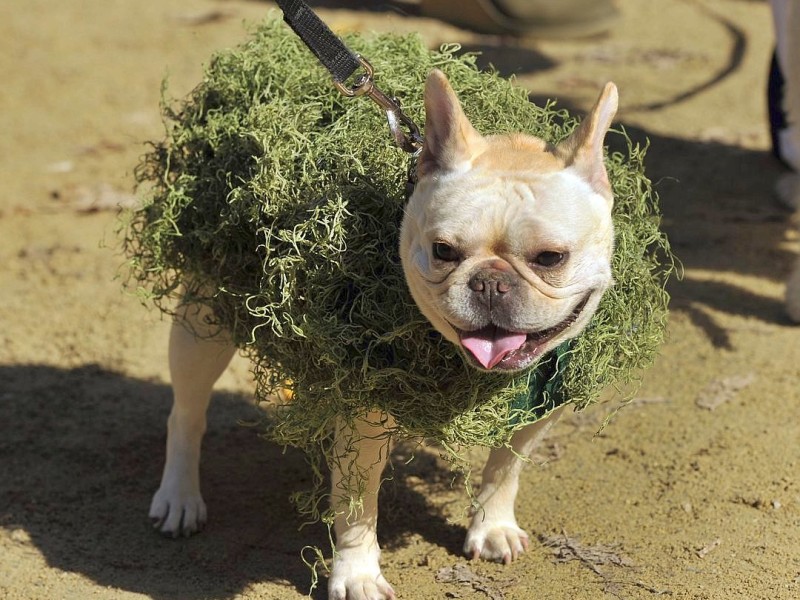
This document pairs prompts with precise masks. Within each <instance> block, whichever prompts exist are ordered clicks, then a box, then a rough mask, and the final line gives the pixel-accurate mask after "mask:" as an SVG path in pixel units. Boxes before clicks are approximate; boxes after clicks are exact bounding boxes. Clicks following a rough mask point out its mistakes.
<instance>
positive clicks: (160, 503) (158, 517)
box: [150, 482, 206, 537]
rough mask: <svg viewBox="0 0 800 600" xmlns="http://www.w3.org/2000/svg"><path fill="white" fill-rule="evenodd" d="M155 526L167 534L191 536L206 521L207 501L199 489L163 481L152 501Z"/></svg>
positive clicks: (151, 515) (151, 513)
mask: <svg viewBox="0 0 800 600" xmlns="http://www.w3.org/2000/svg"><path fill="white" fill-rule="evenodd" d="M150 519H151V520H152V521H153V527H155V528H156V529H158V530H159V531H160V532H161V533H163V534H165V535H171V536H172V537H178V536H179V535H183V536H187V537H188V536H190V535H192V534H193V533H196V532H198V531H200V530H201V529H202V528H203V525H205V523H206V503H205V502H203V497H202V496H201V495H200V490H199V489H192V486H188V485H182V484H180V483H178V484H171V483H168V482H163V483H162V484H161V487H160V488H158V491H157V492H156V493H155V495H154V496H153V501H152V502H151V503H150Z"/></svg>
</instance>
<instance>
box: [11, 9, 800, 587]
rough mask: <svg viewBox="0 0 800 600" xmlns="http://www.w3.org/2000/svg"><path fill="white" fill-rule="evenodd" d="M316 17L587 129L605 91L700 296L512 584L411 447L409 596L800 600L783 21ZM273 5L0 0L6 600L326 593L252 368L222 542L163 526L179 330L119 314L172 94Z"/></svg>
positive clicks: (580, 430)
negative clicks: (136, 188)
mask: <svg viewBox="0 0 800 600" xmlns="http://www.w3.org/2000/svg"><path fill="white" fill-rule="evenodd" d="M321 4H322V6H323V8H321V10H320V13H321V15H322V16H323V17H324V18H325V19H326V20H327V21H328V22H329V23H330V24H331V26H332V27H334V28H335V29H337V30H339V31H347V30H369V29H378V30H395V31H419V32H421V33H422V35H423V36H424V37H425V39H426V40H427V41H428V42H429V43H430V44H431V45H437V44H440V43H443V42H461V43H462V44H463V45H464V47H465V48H467V49H469V50H477V51H481V52H483V57H484V58H483V60H484V61H485V62H491V63H493V64H494V65H496V66H497V67H498V68H499V69H501V71H502V72H503V73H506V74H509V75H510V74H515V75H516V77H517V78H518V80H519V82H520V83H521V84H522V85H524V86H526V87H527V88H529V89H530V90H531V91H532V92H533V94H534V96H535V97H536V98H537V99H541V100H543V99H545V98H557V99H558V101H559V104H560V105H561V106H564V107H568V108H570V109H573V110H575V111H578V112H581V111H584V110H586V109H587V108H588V106H589V105H590V103H591V101H592V100H593V99H594V97H595V96H596V94H597V91H598V89H599V86H600V85H602V83H603V82H605V81H606V80H609V79H611V80H613V81H615V82H616V83H617V85H618V86H619V88H620V98H621V100H620V102H621V110H620V114H619V122H620V123H621V124H622V125H624V126H625V128H626V129H627V130H628V131H629V133H630V134H631V135H632V136H633V137H634V138H636V139H638V140H641V141H642V142H644V140H645V139H649V141H650V150H649V153H648V160H647V165H648V172H649V174H650V176H651V178H652V179H653V180H654V181H655V182H656V183H657V187H656V189H657V190H658V192H659V194H660V196H661V201H662V205H663V210H664V214H665V220H664V226H665V228H666V230H667V232H668V234H669V235H670V238H671V240H672V243H673V246H674V249H675V252H676V253H677V255H678V256H679V258H680V259H681V261H682V263H683V267H684V273H685V275H684V278H683V280H682V281H674V282H673V283H672V285H671V286H670V291H671V293H672V296H673V300H672V304H671V319H670V327H669V341H668V342H667V343H666V344H665V346H664V348H663V351H662V353H661V355H660V357H659V359H658V361H657V362H656V364H655V366H654V367H653V368H652V369H650V370H649V371H647V372H646V373H645V374H644V377H643V383H642V386H641V388H640V389H639V390H638V391H637V392H636V394H635V398H636V400H635V402H634V403H633V404H632V405H631V406H629V407H627V408H625V409H623V410H622V411H620V412H619V413H618V414H617V415H616V418H615V419H614V420H613V422H612V423H611V424H610V425H609V426H608V427H606V428H605V429H603V430H602V432H600V433H598V431H599V429H600V424H601V423H602V421H603V419H604V418H605V416H606V415H607V414H608V412H609V411H610V410H612V409H613V408H614V406H615V405H616V404H615V400H614V399H613V398H611V399H610V400H609V403H607V404H604V405H600V406H597V407H594V408H592V409H591V410H589V411H587V412H584V413H578V414H570V415H567V416H566V417H565V418H563V419H562V421H561V422H560V423H559V424H558V425H557V427H556V428H555V429H554V431H553V433H552V435H551V436H550V438H549V439H548V440H547V443H546V444H545V447H544V448H542V450H541V452H540V454H539V455H537V457H536V461H535V462H536V465H534V466H532V467H530V468H529V469H528V470H527V471H526V472H525V474H524V476H523V480H522V483H521V490H520V502H519V507H518V514H517V516H518V519H519V522H520V525H521V526H522V527H524V528H525V529H527V530H528V531H529V532H530V533H531V536H532V541H533V543H532V544H531V548H530V551H529V552H528V553H526V554H525V555H524V556H523V557H522V558H521V559H519V560H517V561H516V562H515V563H513V564H512V565H510V566H502V565H495V564H489V563H474V562H468V561H467V560H466V559H465V558H464V557H462V555H461V544H462V541H463V537H464V534H465V527H466V525H467V523H468V520H467V518H466V516H465V508H466V501H465V499H464V496H463V486H462V485H461V484H460V483H459V482H455V483H454V484H453V483H452V482H451V475H450V474H449V473H448V471H447V470H446V468H445V467H444V465H442V464H441V463H440V462H439V461H438V460H437V458H436V454H435V453H434V452H430V453H426V452H423V453H420V454H419V455H418V456H417V457H416V459H415V460H414V461H412V462H411V463H409V464H406V463H405V460H404V459H405V458H406V455H407V453H408V449H407V448H403V447H401V448H399V449H398V452H397V455H396V456H395V461H394V462H395V469H394V472H393V480H392V481H391V482H389V483H388V484H387V485H386V487H385V490H384V492H385V493H384V494H383V497H382V508H383V512H382V516H381V528H380V538H381V542H382V545H383V547H384V553H383V569H384V574H385V575H386V577H387V579H388V580H389V581H391V582H392V583H393V584H394V586H395V588H396V589H397V591H398V595H399V598H405V599H415V600H416V599H428V598H463V599H479V598H490V599H500V598H502V599H507V600H512V599H528V598H531V599H532V598H536V599H543V598H546V599H548V600H561V599H565V600H566V599H570V600H573V599H584V598H585V599H590V600H594V599H606V598H623V599H639V598H655V597H662V596H663V597H669V598H676V599H677V598H680V599H693V600H694V599H714V600H717V599H725V600H727V599H731V600H733V599H737V600H738V599H746V600H757V599H762V598H763V599H770V600H773V599H791V598H797V597H800V444H799V443H798V442H800V402H799V401H800V386H799V385H798V383H799V382H800V342H799V340H800V331H799V330H798V328H797V327H796V326H792V325H791V324H790V323H789V321H788V320H787V318H786V317H785V315H784V312H783V306H782V298H783V281H784V279H785V277H786V275H787V274H788V272H789V269H790V266H791V264H792V262H793V260H794V258H795V257H796V254H797V252H798V236H797V233H796V230H795V229H794V227H793V226H792V224H791V219H790V215H789V214H788V213H786V212H785V211H784V210H783V209H781V208H780V207H779V206H778V205H777V204H776V203H775V201H774V198H773V195H772V192H771V188H772V182H773V180H774V178H775V177H776V176H777V175H778V174H779V173H780V169H779V167H778V166H777V165H776V163H775V162H774V161H773V159H772V158H771V157H770V155H769V136H768V131H767V127H766V107H765V91H764V90H765V85H766V77H767V65H768V60H769V55H770V52H771V46H772V39H771V38H772V29H771V21H770V15H769V8H768V4H767V3H766V2H763V1H755V0H751V1H746V0H696V1H690V0H683V1H681V0H657V1H656V0H653V1H650V2H641V0H622V1H621V2H619V4H620V7H621V10H622V20H621V22H620V23H619V25H618V26H617V27H616V28H615V30H614V31H613V32H612V33H611V34H610V35H608V36H606V37H604V38H600V39H592V40H583V41H536V40H527V41H524V42H514V41H513V40H504V39H501V38H498V37H494V36H480V35H477V34H473V33H470V32H468V31H465V30H462V29H458V28H455V27H452V26H449V25H447V24H443V23H441V22H437V21H434V20H431V19H426V18H423V17H420V16H419V14H418V12H419V11H418V10H417V7H416V6H415V5H414V4H410V3H409V4H400V3H395V4H384V5H369V6H371V10H363V9H361V10H360V9H359V3H357V2H350V1H347V0H342V1H338V2H337V1H334V0H328V1H326V2H324V3H321ZM365 4H366V3H365ZM271 6H272V5H271V4H269V3H267V2H253V1H250V2H247V1H242V0H228V1H222V0H172V1H171V2H169V3H164V2H157V1H155V0H140V1H139V2H136V3H133V2H125V1H123V0H81V1H79V0H67V1H65V2H61V3H52V2H46V1H45V0H28V1H27V2H25V3H22V2H6V3H4V4H3V5H2V6H0V50H1V51H0V73H2V75H3V80H4V81H3V86H2V88H0V131H2V134H0V157H2V158H0V473H2V475H1V476H0V598H4V599H5V598H8V599H14V600H20V599H37V600H38V599H81V600H82V599H84V598H97V599H100V600H110V599H121V600H130V599H133V598H156V599H165V600H166V599H220V600H222V599H226V600H227V599H234V598H236V599H240V598H241V599H247V600H251V599H279V600H283V599H287V600H290V599H299V598H303V597H304V596H305V595H306V594H307V593H308V588H309V582H310V575H309V571H308V568H307V567H306V566H305V565H304V563H303V561H302V557H303V556H304V557H305V558H306V559H313V556H312V554H311V553H310V552H309V551H308V550H305V551H304V548H305V547H306V546H309V545H311V546H313V545H316V546H319V547H323V548H324V547H325V545H326V531H325V529H324V527H323V526H321V525H308V526H306V527H304V528H302V530H301V529H300V527H301V525H302V524H303V523H302V520H301V518H300V517H299V516H298V514H297V513H296V512H295V510H294V508H293V507H292V505H291V503H290V501H289V495H290V493H291V492H292V491H295V490H296V489H298V488H301V487H302V486H304V485H307V484H308V483H309V478H310V474H309V471H308V469H307V467H306V464H305V462H304V459H303V457H302V455H300V454H299V453H297V452H293V451H288V452H283V450H282V449H281V448H278V447H275V446H272V445H270V444H268V443H267V442H265V441H264V440H262V439H261V438H259V436H258V431H257V429H254V428H252V427H247V426H246V423H247V422H248V421H251V420H252V419H253V418H254V416H255V409H254V408H253V407H252V405H251V397H252V383H251V382H250V378H249V375H248V368H247V364H246V363H245V362H244V361H242V360H237V361H236V362H235V364H234V366H233V367H232V368H231V369H230V371H229V372H228V373H226V375H225V376H224V377H223V380H222V381H221V383H220V386H219V390H220V391H219V393H218V394H216V395H215V398H214V401H213V403H212V409H211V414H210V419H209V432H208V436H207V438H206V442H205V445H204V451H205V460H204V463H203V466H202V476H203V489H204V495H205V498H206V501H207V503H208V505H209V519H210V521H209V525H208V527H207V528H206V530H205V531H204V532H203V533H202V534H200V535H198V536H195V537H193V538H191V539H186V540H168V539H164V538H162V537H161V536H159V535H158V534H156V533H155V532H153V530H152V529H151V527H150V524H149V522H148V519H147V508H148V505H149V501H150V496H151V495H152V493H153V491H154V490H155V489H156V487H157V485H158V480H159V476H160V470H161V467H162V460H163V446H164V437H165V420H166V415H167V412H168V410H169V405H170V391H169V386H168V372H167V368H166V339H167V334H168V330H169V323H168V321H167V320H165V319H163V318H162V317H161V316H160V315H159V314H158V313H157V312H156V311H154V310H152V309H150V310H148V309H147V308H144V307H143V306H142V305H141V304H140V303H139V302H138V300H137V299H136V298H135V297H133V296H131V295H130V294H126V293H124V292H123V291H122V288H121V282H120V280H119V277H118V274H119V265H120V263H121V261H122V258H121V257H120V256H119V254H118V252H117V250H116V240H117V235H116V228H117V215H116V210H115V209H114V207H115V206H116V205H117V204H118V203H127V202H130V201H132V196H131V194H132V182H133V177H132V169H133V167H134V166H135V164H136V162H137V159H138V156H139V155H140V154H142V152H143V151H144V149H145V146H144V144H145V142H146V141H147V140H152V139H158V138H159V137H160V136H161V123H160V118H159V111H158V101H159V93H160V92H159V89H160V84H161V80H162V79H163V78H164V77H165V76H167V77H168V78H169V80H170V87H171V90H172V93H173V94H174V95H176V96H180V95H182V94H184V93H186V92H188V90H190V89H191V87H192V86H193V85H194V84H195V83H196V82H197V81H198V79H199V77H200V76H201V72H202V65H203V64H204V62H206V61H207V60H208V58H209V56H210V54H211V53H212V52H213V51H214V50H217V49H221V48H225V47H228V46H231V45H233V44H236V43H238V42H239V41H240V40H241V39H243V37H244V36H245V35H246V34H245V31H246V26H245V22H247V21H251V22H252V21H255V20H258V19H260V18H261V17H263V16H264V15H265V13H266V11H267V10H268V9H269V8H270V7H271ZM474 454H475V458H476V462H477V461H479V460H480V458H481V456H482V455H483V454H484V453H483V452H481V451H476V452H475V453H474ZM478 470H479V469H478ZM323 583H324V574H323ZM321 587H322V588H323V589H324V585H323V586H321ZM313 597H315V598H324V597H325V593H324V590H318V591H316V592H314V594H313Z"/></svg>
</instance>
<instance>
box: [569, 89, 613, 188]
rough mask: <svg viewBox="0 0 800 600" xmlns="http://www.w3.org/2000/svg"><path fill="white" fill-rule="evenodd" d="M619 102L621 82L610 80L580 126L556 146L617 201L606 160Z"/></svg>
mask: <svg viewBox="0 0 800 600" xmlns="http://www.w3.org/2000/svg"><path fill="white" fill-rule="evenodd" d="M618 103H619V95H618V93H617V86H615V85H614V84H613V83H611V82H609V83H607V84H606V85H605V87H604V88H603V91H602V92H601V93H600V97H599V98H598V99H597V102H595V104H594V107H593V108H592V110H591V111H589V114H588V115H586V118H584V119H583V121H581V124H580V125H579V126H578V128H577V129H576V130H575V131H574V132H573V133H572V135H570V136H569V137H568V138H567V139H566V140H564V141H563V142H561V143H559V144H558V146H556V154H557V155H558V156H560V157H561V158H562V159H563V160H564V161H565V162H566V164H567V165H569V166H574V167H575V168H576V169H577V170H578V172H579V173H580V175H581V176H582V177H584V178H585V179H586V180H587V181H588V182H589V183H590V184H591V186H592V188H594V190H595V191H596V192H597V193H598V194H600V195H601V196H603V197H604V198H606V199H607V200H608V201H609V203H610V202H612V201H613V195H612V193H611V184H610V183H609V181H608V174H607V173H606V167H605V164H604V163H603V141H604V140H605V137H606V133H608V128H609V127H611V121H612V120H613V119H614V115H616V114H617V105H618Z"/></svg>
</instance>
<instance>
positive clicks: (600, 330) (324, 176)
mask: <svg viewBox="0 0 800 600" xmlns="http://www.w3.org/2000/svg"><path fill="white" fill-rule="evenodd" d="M345 42H346V43H347V45H348V46H349V47H350V48H352V49H353V50H354V51H356V52H359V53H361V54H362V55H364V56H366V57H367V58H368V59H369V60H370V61H371V62H372V63H373V65H374V66H375V70H376V77H377V82H378V84H379V85H380V86H381V87H382V88H383V89H384V91H386V92H387V93H389V94H391V95H395V96H397V97H399V98H400V99H401V100H402V102H403V106H404V110H405V111H406V112H407V113H408V114H409V115H410V116H411V117H412V118H413V119H414V120H415V121H417V122H418V123H421V122H424V117H423V114H422V113H423V109H422V106H423V101H422V90H423V85H424V80H425V77H426V76H427V74H428V73H429V72H430V71H431V69H433V68H439V69H441V70H442V71H444V72H445V74H446V75H447V77H448V78H449V79H450V82H451V83H452V85H453V88H454V89H455V90H456V93H457V94H458V96H459V98H460V100H461V102H462V104H463V106H464V110H465V112H466V114H467V116H468V117H469V118H470V120H471V121H472V122H473V124H474V125H475V127H476V128H477V129H478V130H479V131H481V132H482V133H484V134H490V133H502V132H509V131H524V132H527V133H530V134H533V135H536V136H539V137H541V138H544V139H545V140H548V141H551V142H557V141H558V140H560V139H562V138H564V137H565V136H566V135H567V134H568V133H569V132H570V131H571V130H572V129H573V128H574V126H575V124H576V122H575V121H574V120H572V119H570V118H569V117H568V116H567V115H566V114H564V113H563V112H557V111H555V110H553V109H552V107H549V106H548V107H537V106H535V105H533V104H531V103H530V102H529V100H528V98H527V95H526V92H525V91H524V90H522V89H520V88H518V87H515V86H513V85H512V84H511V83H510V82H509V81H507V80H505V79H503V78H501V77H499V76H498V75H496V74H492V73H482V72H479V71H478V69H477V68H476V66H475V61H474V57H473V56H469V55H467V56H456V51H457V50H458V47H457V46H448V47H443V48H441V49H440V50H439V51H429V50H428V49H426V48H425V47H424V45H423V43H422V41H421V40H420V39H419V37H417V36H406V37H399V36H395V35H374V36H355V35H354V36H348V37H346V38H345ZM164 115H165V122H166V126H167V136H166V140H164V141H163V142H160V143H157V144H155V145H154V146H153V149H152V151H151V152H149V153H148V154H147V155H146V156H145V157H144V159H143V161H142V163H141V164H140V165H139V167H138V170H137V179H138V181H139V182H140V184H144V185H142V186H141V189H142V190H143V192H144V196H145V201H144V203H143V206H142V207H141V208H139V209H138V210H137V211H135V212H134V213H133V214H132V215H130V221H129V223H128V224H127V228H126V234H125V241H124V243H125V248H126V251H127V254H128V256H129V257H130V265H131V274H132V280H133V281H134V283H135V284H136V285H137V287H138V288H139V289H140V290H141V291H142V292H143V293H144V294H145V295H146V296H147V297H148V298H149V299H151V300H152V301H154V302H155V303H156V304H157V305H158V306H160V307H161V308H162V309H164V310H166V311H169V310H171V308H174V305H173V299H174V296H175V292H176V290H177V288H178V286H179V283H180V282H189V283H190V285H191V287H190V289H189V293H188V296H189V298H190V299H191V300H192V301H196V302H201V303H205V304H207V305H209V306H210V307H212V308H213V311H214V315H215V318H216V320H217V322H218V324H219V325H220V326H221V327H224V328H226V329H228V330H230V331H231V332H232V335H233V339H234V341H235V343H236V344H237V345H238V346H239V347H240V348H241V349H242V350H243V351H244V352H245V353H246V354H247V355H249V357H250V358H252V359H253V361H254V364H255V374H256V376H257V381H258V388H257V394H258V396H259V398H266V397H268V396H269V395H270V394H271V393H272V392H274V391H275V390H276V388H278V387H280V386H282V385H283V384H284V383H285V382H287V381H290V382H291V389H292V391H293V400H292V402H290V403H287V404H286V405H282V406H278V407H276V408H275V409H274V413H271V416H270V419H269V425H268V437H269V438H271V439H273V440H275V441H276V442H278V443H280V444H288V445H293V446H298V447H300V448H304V449H306V450H308V451H311V452H312V453H313V451H315V450H319V449H320V448H321V449H323V450H325V448H326V445H327V444H328V443H329V435H330V425H331V423H332V421H333V419H334V418H335V417H336V416H345V417H346V418H354V417H356V416H359V415H362V414H363V413H364V412H365V411H366V410H367V409H371V408H380V409H382V410H384V411H388V412H389V413H391V414H392V415H394V417H395V418H396V420H397V432H396V433H397V434H399V435H400V436H419V437H424V438H429V439H432V440H435V441H437V442H439V443H440V444H441V445H442V446H443V447H444V448H445V449H446V450H447V454H450V455H451V456H454V457H455V456H457V454H458V449H459V448H460V447H462V446H465V445H476V444H477V445H488V446H497V445H502V444H505V443H506V442H507V441H508V440H509V438H510V436H511V433H513V431H514V430H515V429H516V428H518V427H521V426H522V425H525V424H527V423H531V422H533V421H535V420H536V419H538V418H541V416H542V415H544V414H546V413H547V412H549V411H550V410H552V409H553V408H555V407H556V406H558V405H559V404H561V403H562V402H570V403H573V404H574V405H575V406H576V407H578V408H583V407H585V406H586V405H588V404H590V403H592V402H594V401H595V400H596V399H597V398H598V396H599V394H600V393H601V391H602V390H603V389H604V388H605V387H606V386H609V385H612V384H622V383H625V382H627V381H628V380H629V379H630V378H631V376H632V375H633V374H634V372H635V371H636V370H637V369H639V368H641V367H643V366H646V365H648V364H649V363H650V362H651V361H652V359H653V357H654V354H655V352H656V349H657V347H658V345H659V343H660V342H661V340H662V337H663V333H664V328H665V321H666V307H667V299H668V298H667V295H666V293H665V292H664V284H665V281H666V279H667V277H668V275H669V272H670V269H671V259H670V254H669V249H668V245H667V241H666V238H665V237H664V235H663V234H662V233H661V232H660V231H659V228H658V225H659V215H658V210H657V206H656V202H655V199H654V196H653V193H652V191H651V187H650V182H649V181H648V179H647V178H646V177H645V176H644V174H643V168H642V157H643V151H642V150H641V149H640V148H639V147H631V145H630V143H628V147H629V152H628V155H627V156H623V155H621V154H613V155H611V156H609V157H608V160H607V167H608V171H609V177H610V180H611V182H612V186H613V190H614V195H615V208H614V223H615V227H616V251H615V255H614V259H613V273H614V279H615V281H616V284H615V285H614V287H613V288H612V289H611V290H610V291H609V292H608V293H607V294H606V295H605V297H604V299H603V301H602V304H601V306H600V308H599V310H598V312H597V314H596V316H595V317H594V319H593V321H592V323H591V325H590V327H589V328H588V329H587V330H586V331H585V332H584V333H583V334H582V335H581V336H580V337H579V338H578V339H576V340H574V341H573V342H572V343H571V344H569V345H568V346H562V347H561V348H560V349H559V350H558V352H554V353H551V356H550V357H548V358H546V359H544V360H543V361H542V362H540V363H539V365H538V366H537V367H536V368H534V369H532V370H530V371H528V372H526V373H523V374H521V375H519V374H517V375H516V376H513V377H511V376H508V375H505V374H498V373H483V372H479V371H477V370H475V369H473V368H471V367H468V366H467V365H466V363H465V361H464V360H463V359H462V356H461V354H460V352H459V351H458V349H457V348H455V347H453V345H451V344H450V343H448V342H446V341H444V340H443V339H442V338H441V336H440V335H438V334H437V333H436V332H435V331H434V330H433V329H432V327H431V326H430V325H429V324H428V322H427V321H426V320H425V319H424V318H423V317H422V315H421V314H420V313H419V311H418V309H417V308H416V306H415V305H414V303H413V301H412V299H411V297H410V294H409V292H408V290H407V287H406V284H405V281H404V279H403V274H402V269H401V266H400V261H399V257H398V230H399V226H400V222H401V218H402V214H403V206H404V203H405V198H404V186H405V181H406V169H407V162H408V157H407V155H406V154H405V153H404V152H402V151H400V150H398V149H397V148H396V147H395V146H394V145H393V144H392V142H391V140H390V137H389V134H388V130H387V127H386V123H385V120H384V117H383V114H382V113H381V111H380V110H378V109H377V108H376V106H375V105H373V104H372V103H371V102H369V101H368V100H366V99H359V98H356V99H348V98H344V97H342V96H341V95H339V94H338V93H337V92H336V91H335V90H334V88H333V86H332V84H331V81H330V79H329V76H328V75H327V73H326V72H325V71H324V69H323V68H322V67H320V66H319V65H318V64H317V63H316V60H315V59H314V58H313V56H312V55H311V53H310V52H309V51H308V50H307V49H306V48H305V47H304V46H303V45H302V43H301V42H300V41H299V40H298V39H297V38H296V37H295V35H294V34H293V33H292V31H291V30H290V29H289V28H288V27H286V26H285V25H284V24H283V23H282V22H281V21H279V20H269V21H267V22H265V23H263V24H262V25H261V26H259V27H258V28H256V30H255V31H254V33H253V36H252V38H251V39H250V40H249V41H247V42H246V43H245V44H244V45H242V46H240V47H238V48H235V49H233V50H228V51H224V52H221V53H219V54H217V55H216V56H214V57H213V59H212V61H211V64H210V66H209V67H208V68H207V71H206V74H205V78H204V80H203V82H202V83H201V84H200V85H199V86H198V87H197V88H196V89H195V90H194V91H193V92H192V93H191V94H190V96H189V97H188V99H186V100H185V101H183V102H182V103H180V104H177V105H176V106H174V107H173V106H165V107H164ZM609 135H624V134H620V133H613V132H612V133H611V134H609ZM626 139H627V138H626Z"/></svg>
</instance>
